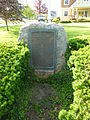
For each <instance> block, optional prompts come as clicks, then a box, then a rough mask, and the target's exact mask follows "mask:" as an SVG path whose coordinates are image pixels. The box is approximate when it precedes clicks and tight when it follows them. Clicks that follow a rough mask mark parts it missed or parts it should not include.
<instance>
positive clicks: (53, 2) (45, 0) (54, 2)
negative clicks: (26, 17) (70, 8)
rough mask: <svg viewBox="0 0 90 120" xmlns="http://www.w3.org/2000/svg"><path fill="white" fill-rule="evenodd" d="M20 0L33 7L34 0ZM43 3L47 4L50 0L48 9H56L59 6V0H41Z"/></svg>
mask: <svg viewBox="0 0 90 120" xmlns="http://www.w3.org/2000/svg"><path fill="white" fill-rule="evenodd" d="M20 1H22V2H23V3H24V4H25V3H26V2H27V3H28V4H29V5H30V6H31V7H32V8H34V1H35V0H20ZM42 1H43V3H46V4H47V5H48V3H49V1H50V9H51V10H54V11H57V9H58V8H60V1H61V0H42Z"/></svg>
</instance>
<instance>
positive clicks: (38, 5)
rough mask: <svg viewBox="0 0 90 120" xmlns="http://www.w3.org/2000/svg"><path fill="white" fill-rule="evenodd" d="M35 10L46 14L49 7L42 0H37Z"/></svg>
mask: <svg viewBox="0 0 90 120" xmlns="http://www.w3.org/2000/svg"><path fill="white" fill-rule="evenodd" d="M34 7H35V11H36V12H37V13H38V14H41V13H42V14H45V13H47V12H48V8H47V6H46V3H43V2H42V0H36V1H35V3H34Z"/></svg>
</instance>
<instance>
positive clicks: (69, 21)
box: [61, 20, 72, 23]
mask: <svg viewBox="0 0 90 120" xmlns="http://www.w3.org/2000/svg"><path fill="white" fill-rule="evenodd" d="M61 23H72V21H71V20H68V21H61Z"/></svg>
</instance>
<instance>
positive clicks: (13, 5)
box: [0, 0, 23, 30]
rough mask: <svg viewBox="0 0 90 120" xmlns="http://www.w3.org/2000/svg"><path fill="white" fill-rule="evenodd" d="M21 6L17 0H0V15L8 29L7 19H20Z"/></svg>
mask: <svg viewBox="0 0 90 120" xmlns="http://www.w3.org/2000/svg"><path fill="white" fill-rule="evenodd" d="M22 8H23V6H22V5H21V4H20V3H19V2H18V0H0V16H1V17H2V18H3V19H4V20H5V23H6V27H7V30H8V24H7V20H8V19H9V20H21V17H22V12H21V9H22Z"/></svg>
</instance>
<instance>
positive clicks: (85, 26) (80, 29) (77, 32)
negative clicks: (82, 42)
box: [62, 23, 90, 39]
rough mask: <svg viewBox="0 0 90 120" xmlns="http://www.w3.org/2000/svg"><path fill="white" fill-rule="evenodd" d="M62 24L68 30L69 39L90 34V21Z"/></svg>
mask: <svg viewBox="0 0 90 120" xmlns="http://www.w3.org/2000/svg"><path fill="white" fill-rule="evenodd" d="M62 25H63V26H64V29H65V31H66V32H67V37H68V39H69V38H72V37H76V36H81V35H90V23H67V24H62Z"/></svg>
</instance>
